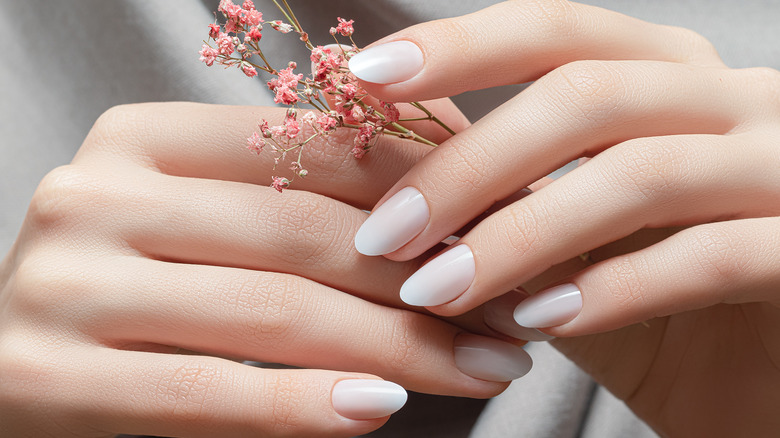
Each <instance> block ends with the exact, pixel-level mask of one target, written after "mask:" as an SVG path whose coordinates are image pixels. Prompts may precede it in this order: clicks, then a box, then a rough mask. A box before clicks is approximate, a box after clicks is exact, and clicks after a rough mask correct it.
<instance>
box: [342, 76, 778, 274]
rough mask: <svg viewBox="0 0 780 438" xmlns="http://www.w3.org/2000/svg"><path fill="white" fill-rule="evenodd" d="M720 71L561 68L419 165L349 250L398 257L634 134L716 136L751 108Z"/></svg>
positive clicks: (735, 79)
mask: <svg viewBox="0 0 780 438" xmlns="http://www.w3.org/2000/svg"><path fill="white" fill-rule="evenodd" d="M724 72H725V71H721V70H715V69H698V68H692V67H689V66H681V65H677V64H668V63H658V62H640V61H630V62H583V63H578V64H569V65H567V66H565V67H562V68H561V69H558V70H556V71H555V72H553V73H550V74H549V75H547V76H545V77H544V78H543V79H542V80H540V81H537V82H536V83H535V84H534V85H532V86H531V87H530V88H528V89H527V90H526V91H525V92H524V93H522V94H520V95H519V96H517V97H516V98H514V99H513V100H510V101H509V102H507V103H506V104H504V105H502V106H501V107H499V108H498V109H496V110H494V111H493V112H492V113H490V114H489V115H488V116H487V117H485V118H484V119H482V120H480V121H479V122H477V123H475V124H474V125H473V126H472V127H470V128H469V129H467V130H466V131H464V132H462V133H460V134H459V135H458V136H456V137H454V138H452V139H451V140H449V141H447V142H445V143H444V144H443V145H441V146H440V147H438V148H436V150H434V151H433V152H431V153H429V154H428V155H426V156H425V157H424V158H423V159H421V160H420V161H419V162H418V163H417V164H416V165H415V166H414V167H413V168H412V169H411V170H410V171H409V173H407V174H406V175H405V176H404V177H402V178H401V180H400V181H398V182H397V183H396V184H395V186H394V187H393V189H391V190H390V192H388V194H387V195H385V197H384V198H383V199H382V200H381V201H380V203H379V205H381V206H382V207H384V204H387V205H388V207H387V208H382V207H380V208H379V209H375V212H374V213H373V214H372V216H371V218H370V219H369V220H368V221H366V223H365V224H364V225H363V226H362V227H361V229H360V231H359V232H358V234H357V235H356V237H355V242H356V247H357V249H358V251H360V252H361V253H363V254H366V255H381V254H384V255H388V257H390V258H392V259H394V260H407V259H410V258H412V257H416V256H418V255H419V254H421V253H422V252H423V251H425V250H427V249H428V248H430V247H431V246H433V245H434V244H435V242H438V241H440V240H441V239H442V238H444V237H446V236H447V235H449V234H451V233H452V232H453V231H454V230H456V229H458V228H459V227H461V226H463V225H464V224H465V223H466V222H468V221H470V220H471V219H472V218H474V217H476V216H477V215H478V214H480V213H481V212H482V211H484V210H485V209H486V208H488V207H489V206H490V205H491V204H493V203H494V202H495V201H496V200H497V199H503V198H505V197H507V196H508V195H509V194H510V193H512V192H514V191H516V190H519V189H520V188H522V187H526V186H527V185H528V184H530V183H532V182H533V181H536V180H538V179H539V178H541V177H543V176H544V175H546V174H548V173H550V172H552V171H553V170H555V169H557V168H559V167H561V166H563V165H564V164H566V163H568V162H570V161H572V160H574V159H576V158H578V157H581V156H588V155H594V154H596V153H598V152H600V151H602V150H604V149H605V148H608V147H609V146H612V145H614V144H617V143H620V142H623V141H625V140H627V139H630V138H636V137H649V136H659V135H672V134H685V133H705V134H706V133H709V134H725V133H727V132H729V131H731V130H732V129H735V128H736V127H737V126H738V125H739V123H740V122H741V121H742V120H743V119H744V117H745V114H751V113H752V112H757V111H758V110H757V109H754V108H749V107H748V104H746V102H747V101H748V100H746V99H744V87H742V85H741V84H742V83H743V82H742V81H743V80H744V79H745V74H743V73H731V72H727V73H724ZM756 99H757V100H756V102H762V101H767V100H768V99H767V98H766V97H764V98H759V96H758V95H757V96H756ZM555 102H566V104H557V103H555ZM760 107H761V108H762V110H763V109H765V108H764V106H760ZM540 127H544V128H543V129H542V128H540ZM391 195H392V197H391ZM396 196H397V198H396ZM396 204H397V205H396ZM510 289H511V287H510Z"/></svg>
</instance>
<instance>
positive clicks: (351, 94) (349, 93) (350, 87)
mask: <svg viewBox="0 0 780 438" xmlns="http://www.w3.org/2000/svg"><path fill="white" fill-rule="evenodd" d="M338 90H339V91H341V92H342V93H344V100H352V99H354V98H355V94H357V92H358V87H357V86H356V85H355V84H344V85H342V86H340V87H338Z"/></svg>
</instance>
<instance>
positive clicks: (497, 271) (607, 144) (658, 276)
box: [363, 0, 780, 436]
mask: <svg viewBox="0 0 780 438" xmlns="http://www.w3.org/2000/svg"><path fill="white" fill-rule="evenodd" d="M486 23H489V25H486ZM396 40H407V41H411V42H413V43H415V44H417V45H418V46H419V47H420V49H421V50H422V52H423V55H424V58H425V62H424V67H423V69H422V71H421V72H420V73H419V74H417V75H416V76H414V77H413V78H411V79H409V80H406V81H404V82H400V83H394V84H389V85H378V84H371V83H364V84H363V85H364V86H365V88H366V89H367V90H368V91H369V92H371V94H372V95H374V96H377V97H378V98H381V99H384V100H388V101H409V100H416V99H429V98H436V97H442V96H447V95H454V94H457V93H459V92H463V91H467V90H469V89H478V88H486V87H492V86H498V85H504V84H507V83H522V82H528V81H536V82H535V83H534V84H533V85H531V86H530V87H529V88H527V89H526V90H525V91H524V92H522V93H521V94H520V95H518V96H516V97H515V98H513V99H511V100H510V101H509V102H507V103H506V104H504V105H502V106H501V107H499V108H497V109H496V110H494V111H493V112H492V113H490V114H489V115H487V116H486V117H485V118H484V119H482V120H480V121H479V122H477V123H475V124H474V125H473V126H471V127H470V128H468V129H466V130H465V131H463V132H461V133H459V134H458V135H457V136H455V137H453V138H451V139H450V140H448V141H447V142H445V143H444V144H443V145H441V146H440V147H439V148H437V149H436V150H435V151H433V152H432V153H430V154H428V155H426V156H425V157H424V158H423V159H422V160H421V161H420V162H419V163H417V164H416V165H415V166H414V167H413V168H412V169H411V170H410V171H409V172H408V173H407V174H406V175H404V176H403V177H402V178H401V180H400V181H398V182H397V183H396V184H395V185H394V186H393V188H391V189H390V190H389V191H388V193H387V194H385V196H384V197H383V199H382V200H380V202H379V203H378V205H381V203H382V202H384V200H386V199H388V198H389V197H390V196H392V195H393V194H394V193H395V192H397V191H399V190H400V189H402V188H404V187H408V186H412V187H415V188H417V189H418V190H419V191H420V192H421V193H422V194H423V196H424V198H425V200H426V202H427V204H428V206H429V209H430V213H431V218H430V222H429V223H428V225H427V227H426V228H425V229H424V230H423V231H422V232H421V233H420V234H418V235H417V236H416V237H415V238H414V239H412V240H411V241H410V242H409V243H407V244H406V245H405V246H403V247H401V248H400V249H398V250H397V251H395V252H393V253H390V254H387V255H386V257H387V258H389V259H392V260H397V261H406V260H411V259H412V258H414V257H417V256H420V255H421V254H423V253H424V252H425V251H428V250H430V249H431V248H432V245H433V244H434V243H435V242H438V241H439V240H440V239H441V238H443V237H445V236H447V235H449V234H450V233H452V232H453V230H456V229H458V228H460V227H461V226H462V225H463V224H466V223H469V222H471V221H473V219H474V218H475V217H477V216H479V215H480V214H481V213H482V212H483V211H484V210H485V209H486V208H487V207H488V206H490V205H491V204H493V203H494V202H496V201H498V200H501V199H503V198H505V197H507V196H508V195H509V194H510V193H512V192H514V191H516V190H518V189H519V188H521V187H524V186H527V185H529V184H531V183H532V182H533V181H535V180H537V179H539V178H540V177H542V176H543V175H545V174H547V173H549V172H551V171H552V170H554V169H556V168H558V167H560V166H562V165H564V164H565V163H567V162H569V161H571V160H573V159H577V158H579V157H588V158H591V159H590V160H588V161H587V162H586V163H584V164H582V165H581V166H579V167H578V168H577V169H576V170H574V171H572V172H570V173H569V174H567V175H565V176H563V177H562V178H560V179H558V180H556V181H555V182H553V183H551V184H549V185H547V186H545V187H543V188H541V189H540V190H537V191H536V192H535V193H534V194H533V195H531V196H528V197H525V198H523V199H521V200H519V201H517V202H514V203H512V204H510V205H509V206H507V207H505V208H503V209H501V210H500V211H498V212H496V213H494V214H492V215H489V216H488V217H487V218H484V219H483V220H481V221H480V222H479V223H478V224H477V225H476V226H474V227H473V229H471V231H469V232H468V233H467V234H466V235H465V236H464V237H463V238H462V240H461V243H464V244H467V245H469V247H470V248H471V250H472V252H473V253H474V259H475V264H476V277H475V279H474V281H473V283H472V284H471V286H470V287H469V288H468V289H467V290H466V291H465V292H464V293H463V294H462V295H460V296H459V297H458V298H456V299H454V300H453V301H451V302H449V303H446V304H443V305H439V306H434V307H429V308H428V310H430V311H432V312H434V313H437V314H440V315H457V314H460V313H463V312H466V311H468V310H470V309H473V308H475V307H476V306H478V305H480V304H482V303H484V302H486V301H487V300H490V299H492V298H494V297H496V296H499V295H500V294H502V293H504V291H506V290H508V289H510V288H512V287H514V286H516V285H518V284H522V283H524V282H528V281H531V280H532V279H534V277H537V276H538V275H539V274H540V273H542V272H544V271H545V270H547V269H548V268H549V267H551V266H554V265H557V264H559V263H561V262H563V261H564V260H567V259H570V258H573V257H576V256H577V255H578V254H582V253H584V252H586V251H590V252H591V256H592V257H591V261H592V262H594V263H591V264H589V265H588V266H582V267H581V269H579V270H576V271H573V272H570V273H569V275H568V277H565V278H561V277H560V275H553V276H546V277H545V278H546V279H547V281H546V282H544V281H540V280H539V279H537V280H534V282H535V284H536V285H537V286H538V287H536V288H535V289H537V290H538V289H545V287H546V286H549V285H551V284H555V283H574V284H576V285H577V286H578V287H579V290H581V291H582V296H583V307H582V310H581V312H580V313H579V314H578V315H577V316H576V317H575V318H574V319H573V320H571V321H569V322H567V323H564V324H562V325H559V326H557V327H548V328H544V330H543V331H545V332H546V333H549V334H551V335H554V336H557V337H559V338H561V339H559V340H558V341H556V342H555V345H556V346H558V347H559V348H560V349H561V350H562V351H563V352H564V353H566V354H567V355H568V356H569V357H570V358H571V359H573V360H574V361H575V362H576V363H578V364H579V365H580V366H581V367H582V368H583V369H585V370H586V371H588V372H589V373H591V374H592V375H593V376H594V377H595V378H596V379H597V380H598V381H599V382H601V383H603V384H604V385H606V387H607V388H609V389H610V390H611V391H612V392H614V393H615V394H616V395H617V396H618V397H620V398H622V399H623V400H625V401H626V403H627V404H628V405H629V406H630V407H631V408H632V409H633V410H634V411H635V412H636V413H637V414H638V415H639V416H640V417H642V418H643V419H645V420H646V421H647V422H648V423H649V424H650V425H651V426H653V427H654V428H655V429H656V430H657V431H658V432H659V433H661V434H662V435H668V436H724V435H725V436H731V435H734V436H736V435H748V436H766V435H767V434H768V433H769V434H771V432H775V433H776V432H777V431H778V430H780V420H778V418H777V416H776V407H777V406H779V405H780V308H779V305H780V293H778V291H780V231H778V230H780V203H778V202H777V200H778V199H780V173H778V171H777V169H780V154H779V153H778V148H777V145H778V139H780V104H779V103H778V102H780V72H778V71H776V70H772V69H768V68H753V69H744V70H734V69H729V68H728V67H727V66H725V65H724V64H723V62H722V61H721V60H720V58H719V57H718V55H717V53H716V51H715V49H714V48H713V47H712V45H711V44H710V43H709V42H708V41H706V40H705V39H704V38H703V37H701V36H700V35H698V34H696V33H694V32H692V31H689V30H685V29H680V28H674V27H668V26H660V25H654V24H650V23H645V22H641V21H639V20H635V19H632V18H629V17H625V16H623V15H620V14H617V13H614V12H610V11H605V10H603V9H599V8H595V7H591V6H584V5H579V4H576V3H570V2H565V1H558V0H544V1H523V2H505V3H501V4H498V5H496V6H493V7H490V8H487V9H485V10H482V11H479V12H477V13H474V14H471V15H467V16H463V17H456V18H452V19H447V20H439V21H434V22H430V23H424V24H421V25H417V26H414V27H411V28H408V29H405V30H403V31H400V32H399V33H397V34H393V35H391V36H389V37H387V38H385V39H383V40H381V41H379V42H377V43H375V45H378V44H382V43H386V42H390V41H396ZM487 48H489V49H487ZM667 227H673V228H671V229H670V230H668V232H666V231H664V232H661V234H658V233H659V232H658V230H660V229H662V228H667ZM654 230H655V231H654ZM636 233H640V234H638V235H637V234H636ZM648 233H649V234H648ZM614 242H620V243H614ZM598 248H601V249H598ZM559 274H560V273H559ZM645 321H646V322H645ZM641 322H645V324H644V325H643V324H638V323H641Z"/></svg>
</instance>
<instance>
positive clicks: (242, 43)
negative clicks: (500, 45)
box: [199, 0, 454, 192]
mask: <svg viewBox="0 0 780 438" xmlns="http://www.w3.org/2000/svg"><path fill="white" fill-rule="evenodd" d="M274 4H276V6H277V8H278V9H279V11H280V12H281V13H282V15H283V16H284V18H285V19H286V20H287V21H283V20H270V21H265V20H264V19H263V13H262V12H260V11H258V10H257V9H255V5H254V3H253V2H252V1H251V0H245V1H244V2H243V4H242V5H241V6H239V5H236V4H235V3H233V2H232V1H231V0H221V1H220V3H219V7H218V10H219V12H221V13H222V16H223V17H224V19H225V22H224V23H214V24H209V26H208V27H209V39H208V40H207V41H204V42H203V46H202V47H201V50H200V52H199V53H200V60H201V61H202V62H204V63H205V64H206V65H207V66H212V65H214V64H215V63H216V64H218V65H222V66H224V67H226V68H229V67H235V68H238V69H240V70H241V71H242V72H243V73H244V74H245V75H246V76H248V77H255V76H257V75H258V70H260V71H264V72H267V73H269V74H271V75H273V76H275V77H274V78H273V79H271V80H270V81H268V83H267V85H268V88H269V89H270V90H271V91H272V92H273V93H274V102H276V103H277V104H283V105H287V106H288V107H289V109H288V110H287V113H286V115H285V118H284V122H283V123H282V124H281V125H278V126H269V124H268V121H266V120H261V122H260V123H259V124H258V131H257V132H254V133H252V135H251V136H250V137H249V138H247V148H248V149H249V150H251V151H252V152H255V153H257V154H260V153H261V152H262V151H263V150H264V149H265V147H266V146H268V148H269V149H270V150H271V152H272V153H273V154H274V163H275V166H274V168H276V166H278V165H279V164H280V163H282V162H284V161H286V160H287V159H288V157H290V156H292V157H294V158H293V159H292V161H290V162H289V169H290V170H291V171H292V172H293V174H292V176H291V178H289V179H288V178H285V177H280V176H274V177H273V178H272V179H273V181H272V184H271V186H272V187H273V188H275V189H276V190H278V191H280V192H281V191H282V190H283V189H285V188H287V187H289V186H290V183H291V182H292V180H293V179H295V177H297V176H299V177H304V176H306V175H307V174H308V171H307V170H306V168H305V167H304V165H303V163H302V157H303V149H304V148H305V147H306V145H307V144H309V143H310V142H311V141H312V140H314V139H315V138H317V137H327V136H328V135H330V134H331V133H333V132H334V131H335V130H336V129H340V128H348V129H354V130H356V131H357V132H356V134H355V137H354V141H353V145H352V146H353V147H352V150H351V151H350V152H351V154H352V155H353V156H354V157H355V158H361V157H363V156H364V155H365V154H366V152H368V151H369V150H370V149H371V148H372V147H373V146H374V145H375V144H376V142H377V140H378V139H379V138H380V137H381V136H382V135H393V136H396V137H400V138H408V139H410V140H414V141H417V142H420V143H424V144H427V145H430V146H436V143H434V142H432V141H430V140H428V139H425V138H423V137H422V136H420V135H418V134H416V133H414V132H413V131H411V130H409V129H407V128H405V127H404V126H403V125H401V124H400V123H399V121H401V120H400V111H399V110H398V108H397V107H396V106H395V104H393V103H391V102H382V101H379V105H369V104H368V103H367V102H375V101H376V100H375V99H370V98H369V97H370V96H369V95H368V93H367V92H366V91H365V90H364V89H363V88H362V87H360V84H359V82H358V80H357V78H356V77H355V76H354V75H353V74H352V73H351V72H350V71H349V69H348V68H347V61H349V59H350V58H351V57H352V56H354V55H355V54H356V53H357V52H359V51H360V49H359V48H358V46H357V44H355V42H354V41H353V40H352V35H353V34H354V32H355V29H354V20H345V19H343V18H341V17H338V25H337V26H336V27H332V28H331V29H330V34H331V35H332V36H333V38H334V40H335V41H336V43H337V44H338V45H337V46H335V47H337V48H336V49H334V48H331V47H323V46H315V45H313V44H312V43H311V41H309V35H308V33H306V32H305V31H304V30H303V28H302V27H301V24H300V22H298V19H297V18H296V17H295V14H294V13H293V11H292V8H290V6H289V4H288V3H287V1H286V0H282V3H281V4H280V3H279V2H278V1H276V0H274ZM264 25H268V26H270V27H271V29H273V30H275V31H277V32H281V33H285V34H286V33H292V32H294V33H296V34H298V36H299V38H300V40H301V42H303V44H304V45H305V46H306V47H307V49H308V50H310V51H311V56H310V59H311V62H312V65H313V70H312V73H311V75H309V76H305V75H304V74H302V73H297V74H296V73H295V72H294V71H295V69H296V68H297V65H296V64H295V62H290V63H288V64H287V67H286V68H284V69H281V70H277V69H276V68H274V67H273V66H271V64H270V63H269V62H268V60H267V58H266V57H265V55H264V54H263V51H262V49H261V48H260V44H259V43H260V40H261V39H262V37H263V34H262V31H263V26H264ZM339 36H342V37H347V38H348V39H349V41H350V43H351V44H348V45H345V44H341V43H340V42H339V40H338V37H339ZM212 44H213V45H212ZM301 105H306V106H309V107H311V108H314V110H315V111H314V112H312V111H306V112H303V111H301ZM412 106H414V107H415V108H417V109H419V110H420V111H421V112H422V113H423V114H422V115H421V116H420V117H414V118H409V119H405V120H403V121H412V120H429V121H432V122H435V123H438V124H439V125H440V126H442V127H443V128H444V129H446V130H447V131H449V132H450V133H453V134H454V132H453V131H452V130H451V129H450V128H449V127H447V126H446V125H445V124H444V123H443V122H442V121H441V120H439V119H438V118H436V117H435V116H434V115H433V114H432V113H431V112H430V111H428V110H427V109H426V108H425V107H424V106H423V105H421V104H420V103H419V102H412ZM302 112H303V116H301V117H299V114H300V113H302ZM301 124H303V125H304V126H308V127H309V128H311V129H310V130H307V132H313V133H314V134H312V135H309V136H308V137H306V136H304V135H302V129H301V127H302V126H301Z"/></svg>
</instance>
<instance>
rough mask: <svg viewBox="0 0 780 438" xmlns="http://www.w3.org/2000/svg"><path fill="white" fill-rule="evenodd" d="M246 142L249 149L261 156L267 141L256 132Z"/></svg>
mask: <svg viewBox="0 0 780 438" xmlns="http://www.w3.org/2000/svg"><path fill="white" fill-rule="evenodd" d="M246 142H247V143H248V145H249V146H247V148H248V149H249V150H250V151H252V152H254V153H256V154H259V153H260V152H261V151H262V150H263V146H265V139H264V138H263V137H261V136H260V134H258V133H256V132H253V133H252V136H251V137H249V138H247V139H246Z"/></svg>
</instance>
